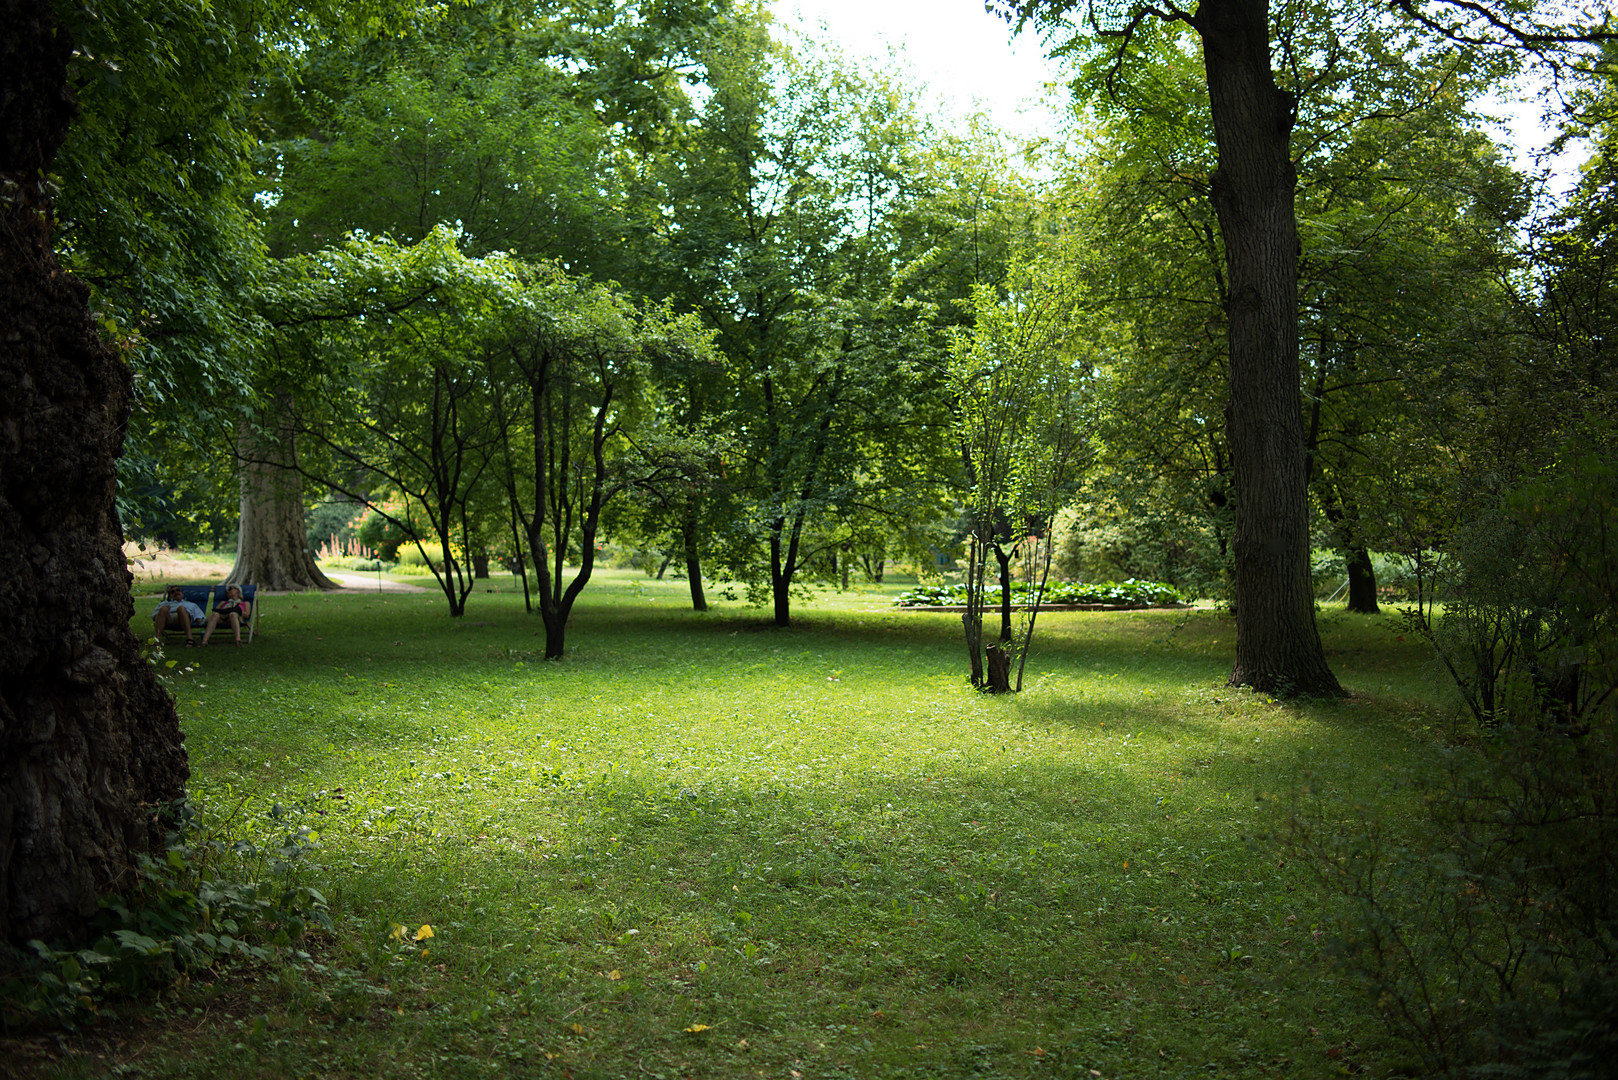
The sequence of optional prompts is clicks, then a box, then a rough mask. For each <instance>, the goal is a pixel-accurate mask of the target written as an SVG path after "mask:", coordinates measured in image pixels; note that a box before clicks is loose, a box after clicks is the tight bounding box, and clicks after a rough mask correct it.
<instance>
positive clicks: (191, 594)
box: [163, 585, 258, 640]
mask: <svg viewBox="0 0 1618 1080" xmlns="http://www.w3.org/2000/svg"><path fill="white" fill-rule="evenodd" d="M212 589H213V586H212V585H181V586H180V595H181V597H182V598H183V599H186V600H189V601H191V602H192V603H193V604H195V605H197V607H199V608H201V609H202V617H203V620H204V621H206V620H207V617H208V612H210V611H212V610H213V608H212V607H210V606H209V603H208V593H209V592H210V591H212ZM242 596H243V598H244V599H245V598H246V596H247V590H246V589H243V590H242ZM253 614H254V615H257V614H258V605H257V604H255V605H253ZM202 626H203V623H201V622H198V623H193V624H192V625H191V633H192V635H193V636H195V637H197V638H201V637H202ZM171 635H172V636H175V637H182V638H183V637H185V631H184V630H182V629H180V628H179V627H178V626H169V627H165V628H164V630H163V638H164V640H167V639H168V638H169V637H170V636H171Z"/></svg>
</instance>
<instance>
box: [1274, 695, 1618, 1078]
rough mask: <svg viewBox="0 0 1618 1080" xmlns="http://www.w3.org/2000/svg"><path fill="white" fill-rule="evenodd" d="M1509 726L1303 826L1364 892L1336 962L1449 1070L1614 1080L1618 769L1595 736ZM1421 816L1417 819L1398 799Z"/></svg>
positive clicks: (1318, 851) (1323, 804)
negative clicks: (1403, 818)
mask: <svg viewBox="0 0 1618 1080" xmlns="http://www.w3.org/2000/svg"><path fill="white" fill-rule="evenodd" d="M1532 721H1533V718H1530V726H1526V727H1506V728H1503V729H1502V730H1499V731H1497V732H1495V733H1494V734H1493V735H1491V736H1490V737H1489V738H1488V739H1487V740H1486V741H1484V742H1483V743H1482V744H1481V745H1480V746H1476V747H1462V748H1457V749H1455V750H1453V751H1451V753H1450V758H1449V761H1448V767H1447V768H1445V769H1442V770H1437V771H1435V772H1433V773H1432V774H1430V775H1425V776H1423V775H1405V776H1401V777H1400V778H1399V780H1398V781H1396V782H1394V783H1392V784H1390V785H1389V787H1388V788H1387V789H1385V790H1384V792H1383V793H1382V794H1381V796H1380V797H1379V798H1378V800H1377V801H1376V804H1375V805H1374V806H1363V805H1362V806H1358V807H1356V808H1354V810H1353V812H1352V813H1351V814H1347V815H1345V813H1344V811H1343V808H1342V807H1340V806H1337V805H1334V804H1333V802H1331V801H1327V800H1323V799H1320V798H1318V797H1316V798H1311V799H1309V800H1307V801H1306V802H1305V803H1303V804H1302V805H1301V807H1300V808H1299V810H1298V812H1297V814H1296V816H1295V818H1294V820H1293V823H1292V830H1291V843H1292V844H1293V846H1294V848H1295V850H1296V851H1297V852H1298V853H1299V854H1301V855H1303V856H1304V857H1306V858H1307V859H1309V860H1310V862H1311V863H1312V865H1314V866H1315V867H1316V869H1317V870H1318V871H1319V873H1320V874H1321V876H1322V881H1323V885H1324V886H1325V888H1326V889H1327V890H1328V891H1329V892H1331V893H1334V894H1337V895H1340V896H1342V897H1345V898H1347V899H1349V900H1351V901H1352V902H1353V904H1354V908H1353V913H1352V914H1351V915H1350V916H1348V917H1347V918H1346V919H1345V920H1344V921H1343V923H1342V928H1341V931H1340V933H1341V936H1340V939H1339V941H1338V945H1337V953H1336V962H1337V963H1338V965H1339V966H1340V968H1341V970H1343V971H1345V972H1346V973H1347V974H1349V975H1350V976H1351V977H1352V979H1353V980H1354V982H1355V983H1356V984H1357V986H1358V987H1359V989H1360V990H1361V991H1362V992H1363V993H1364V994H1365V995H1366V1001H1367V1003H1368V1004H1369V1005H1370V1007H1371V1008H1372V1010H1373V1011H1374V1013H1375V1014H1376V1015H1377V1016H1379V1017H1380V1018H1381V1019H1382V1021H1383V1022H1384V1023H1385V1024H1386V1025H1387V1026H1388V1029H1389V1030H1390V1032H1392V1033H1393V1034H1394V1035H1395V1036H1396V1037H1397V1038H1399V1039H1400V1040H1401V1041H1402V1042H1403V1043H1404V1044H1405V1045H1406V1046H1407V1047H1408V1049H1409V1052H1411V1053H1412V1054H1413V1055H1414V1056H1415V1057H1416V1058H1417V1059H1418V1060H1419V1061H1420V1062H1421V1064H1422V1066H1423V1068H1424V1070H1426V1072H1427V1073H1429V1074H1431V1075H1441V1076H1466V1077H1491V1076H1524V1077H1527V1076H1547V1075H1554V1076H1567V1077H1570V1078H1571V1077H1582V1078H1590V1080H1594V1078H1596V1077H1600V1076H1605V1075H1608V1073H1609V1072H1610V1067H1611V1055H1612V1053H1613V1052H1614V1051H1615V1050H1618V1042H1615V1041H1614V1034H1613V1033H1614V1031H1615V1030H1618V1029H1615V1027H1614V1020H1615V1019H1618V963H1615V961H1614V955H1615V953H1614V946H1615V943H1618V894H1615V893H1614V890H1613V888H1612V882H1613V880H1614V878H1615V876H1618V816H1615V815H1614V814H1613V811H1612V807H1613V806H1614V805H1615V800H1618V769H1615V768H1614V762H1615V761H1618V757H1615V755H1614V746H1613V742H1612V739H1613V735H1614V728H1613V725H1612V723H1611V716H1610V715H1609V716H1608V717H1607V718H1606V722H1605V723H1604V724H1603V725H1602V726H1601V728H1600V729H1599V730H1597V731H1593V732H1590V733H1588V734H1586V735H1584V736H1582V737H1573V736H1570V735H1568V734H1566V733H1565V732H1561V731H1556V732H1546V731H1543V730H1541V729H1539V728H1538V727H1537V726H1534V725H1533V722H1532ZM1401 804H1402V805H1413V806H1417V807H1420V808H1421V816H1420V818H1419V819H1418V823H1417V825H1416V827H1414V828H1411V827H1408V826H1406V825H1405V824H1403V823H1402V822H1401V823H1395V822H1394V821H1392V820H1390V818H1391V817H1392V814H1393V811H1392V807H1394V806H1398V805H1401Z"/></svg>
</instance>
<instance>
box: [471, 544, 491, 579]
mask: <svg viewBox="0 0 1618 1080" xmlns="http://www.w3.org/2000/svg"><path fill="white" fill-rule="evenodd" d="M472 576H473V577H474V578H487V577H488V576H489V553H488V552H487V551H485V552H483V553H481V554H478V555H474V556H472Z"/></svg>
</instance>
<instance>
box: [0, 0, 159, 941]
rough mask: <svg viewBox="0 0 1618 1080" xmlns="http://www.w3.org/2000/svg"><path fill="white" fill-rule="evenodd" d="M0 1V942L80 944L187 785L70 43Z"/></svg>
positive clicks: (48, 22)
mask: <svg viewBox="0 0 1618 1080" xmlns="http://www.w3.org/2000/svg"><path fill="white" fill-rule="evenodd" d="M54 24H55V20H54V18H53V17H52V15H51V9H50V4H49V3H48V2H46V0H0V26H4V27H5V32H4V33H3V34H0V193H3V194H0V328H3V329H4V333H0V566H3V567H4V570H3V571H0V620H3V622H0V625H4V626H5V627H7V628H8V629H7V632H6V633H5V634H4V635H0V938H3V939H5V940H6V941H9V942H12V943H14V944H22V943H24V942H26V941H27V940H28V939H30V938H42V939H45V940H47V941H52V940H66V939H71V938H73V937H75V936H76V935H77V934H78V933H79V932H80V931H81V930H82V929H83V928H84V926H85V923H86V921H87V920H88V919H89V918H90V917H91V916H93V915H94V914H95V913H96V911H97V903H96V901H97V897H98V895H100V894H101V893H104V892H107V891H113V890H119V889H127V888H129V887H130V886H131V885H133V884H134V880H135V873H136V871H135V868H134V859H135V855H136V854H137V853H139V852H142V851H147V850H151V849H153V848H154V847H156V846H157V845H158V844H160V843H161V841H162V826H161V823H160V822H159V820H158V815H159V813H160V812H161V810H162V808H163V806H164V804H166V803H169V802H171V801H172V800H175V799H178V798H179V797H180V796H181V795H182V794H184V788H185V781H186V779H187V776H188V775H189V770H188V766H187V763H186V755H185V747H184V744H183V741H182V739H183V737H182V736H181V734H180V727H179V720H178V718H177V716H176V715H175V712H174V704H173V702H172V701H171V700H170V699H169V697H168V695H167V693H165V692H164V691H163V689H162V687H161V686H159V685H158V683H157V680H156V678H155V677H154V675H153V671H152V668H151V667H150V666H148V664H147V663H146V662H145V661H144V660H143V659H142V658H141V657H140V653H139V645H138V643H137V641H136V639H135V636H134V634H133V633H132V632H131V631H130V628H129V622H130V618H131V616H132V613H133V605H132V603H131V601H130V598H129V583H130V576H129V571H128V569H127V567H126V566H125V563H124V557H123V552H122V539H123V537H122V530H121V528H120V526H119V523H118V518H117V513H116V510H115V509H114V505H113V496H114V492H115V488H116V478H115V475H114V463H115V460H116V458H117V456H118V454H119V453H120V451H121V449H122V441H123V430H124V425H125V423H126V422H127V421H128V419H129V388H130V377H129V372H128V369H127V368H125V366H124V365H123V363H122V362H121V361H120V359H119V358H118V356H117V355H116V354H115V353H114V352H113V351H112V349H111V348H110V347H109V346H107V345H106V344H105V343H104V342H103V341H102V340H101V339H100V337H99V336H98V335H97V333H96V330H95V328H94V325H93V324H92V323H91V321H90V318H89V315H88V313H87V311H86V308H85V299H86V297H87V295H88V290H86V289H85V288H84V286H83V285H81V284H79V283H78V282H75V281H73V280H72V279H71V278H69V277H68V276H67V275H66V274H65V273H64V272H63V271H62V268H61V267H60V265H59V264H58V263H57V261H56V257H55V255H54V254H53V253H52V249H51V233H50V222H51V212H50V206H49V202H48V197H47V195H46V193H45V191H44V190H43V184H42V179H43V178H44V177H45V176H47V175H48V174H49V171H50V168H51V161H52V159H53V158H54V157H55V154H56V150H57V148H58V147H59V146H60V145H61V143H62V139H63V137H64V136H65V135H66V133H67V128H68V123H69V121H70V119H71V118H72V115H73V111H74V110H73V103H72V99H71V97H70V95H69V93H68V90H67V60H68V55H69V53H70V52H71V49H72V43H71V42H70V41H69V40H68V38H67V36H66V34H65V33H64V32H63V31H62V30H61V29H60V28H58V27H56V26H55V25H54Z"/></svg>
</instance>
